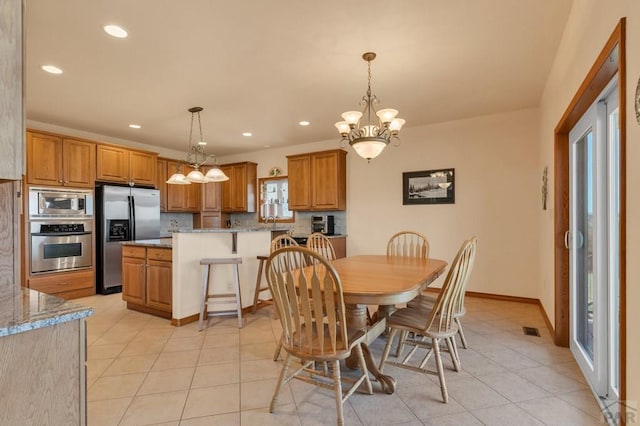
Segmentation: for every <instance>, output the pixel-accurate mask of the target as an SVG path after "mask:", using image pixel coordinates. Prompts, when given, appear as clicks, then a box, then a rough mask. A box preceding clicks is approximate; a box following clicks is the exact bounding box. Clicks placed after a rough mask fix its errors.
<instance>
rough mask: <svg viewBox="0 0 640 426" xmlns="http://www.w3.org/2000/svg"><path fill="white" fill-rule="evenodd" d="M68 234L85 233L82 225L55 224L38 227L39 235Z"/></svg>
mask: <svg viewBox="0 0 640 426" xmlns="http://www.w3.org/2000/svg"><path fill="white" fill-rule="evenodd" d="M70 232H71V233H78V232H85V229H84V223H55V224H42V225H40V233H41V234H62V233H70Z"/></svg>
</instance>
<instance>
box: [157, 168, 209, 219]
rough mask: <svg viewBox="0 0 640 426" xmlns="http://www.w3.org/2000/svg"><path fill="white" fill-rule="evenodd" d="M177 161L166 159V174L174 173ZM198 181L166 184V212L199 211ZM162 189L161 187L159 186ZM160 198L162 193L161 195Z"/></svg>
mask: <svg viewBox="0 0 640 426" xmlns="http://www.w3.org/2000/svg"><path fill="white" fill-rule="evenodd" d="M178 163H179V162H178V161H175V160H167V161H166V165H167V169H166V170H167V171H166V175H167V176H170V175H172V174H174V173H175V172H176V170H177V167H178ZM201 185H202V184H200V183H192V184H190V185H169V184H166V185H165V187H166V191H167V196H166V197H167V201H166V203H167V207H166V211H167V212H191V213H197V212H199V211H200V192H201V188H200V187H201ZM160 191H162V187H161V188H160ZM161 198H162V195H161Z"/></svg>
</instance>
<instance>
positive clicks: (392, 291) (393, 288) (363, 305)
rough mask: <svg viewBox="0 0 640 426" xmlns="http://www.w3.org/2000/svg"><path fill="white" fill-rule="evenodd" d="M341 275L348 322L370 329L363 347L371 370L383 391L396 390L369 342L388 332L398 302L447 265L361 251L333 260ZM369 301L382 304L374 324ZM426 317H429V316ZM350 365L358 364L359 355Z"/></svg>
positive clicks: (424, 286)
mask: <svg viewBox="0 0 640 426" xmlns="http://www.w3.org/2000/svg"><path fill="white" fill-rule="evenodd" d="M332 265H333V267H334V268H335V270H336V271H337V272H338V275H339V276H340V281H341V282H342V292H343V294H344V302H345V308H346V320H347V326H349V327H353V328H359V329H363V330H366V332H367V337H366V339H365V341H364V342H363V344H362V349H363V352H364V356H365V361H366V363H367V368H368V369H369V372H370V373H371V374H372V375H373V376H374V377H375V378H376V379H377V380H378V382H379V383H380V384H381V386H382V389H383V391H385V392H386V393H393V392H394V391H395V385H396V383H395V380H394V379H393V377H391V376H389V375H385V374H382V373H381V372H380V370H379V369H378V365H377V364H376V363H375V361H374V359H373V355H372V354H371V351H370V350H369V347H368V345H369V344H370V343H371V342H373V341H374V340H375V339H376V338H378V337H379V336H380V335H381V334H382V333H384V331H385V328H386V319H387V318H388V316H389V315H391V314H392V313H393V311H394V310H395V309H396V308H395V305H396V304H401V303H406V302H409V301H410V300H411V299H413V298H414V297H416V296H417V295H418V294H420V292H421V291H422V290H424V289H425V288H426V287H427V286H428V285H429V284H431V283H432V282H433V281H435V280H436V278H438V277H439V276H440V275H441V274H442V273H443V272H444V270H445V268H446V267H447V262H445V261H444V260H440V259H431V258H428V259H416V258H407V257H398V256H386V255H358V256H350V257H345V258H341V259H337V260H335V261H333V262H332ZM367 305H378V312H377V315H374V319H375V321H374V322H373V324H368V323H367ZM425 321H426V318H425ZM347 366H349V367H351V368H355V367H356V366H357V362H356V360H355V359H348V360H347Z"/></svg>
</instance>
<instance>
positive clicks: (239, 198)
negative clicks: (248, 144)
mask: <svg viewBox="0 0 640 426" xmlns="http://www.w3.org/2000/svg"><path fill="white" fill-rule="evenodd" d="M220 169H221V170H222V171H223V172H224V173H225V174H226V175H227V176H229V180H228V181H226V182H222V211H223V212H225V213H255V211H256V204H257V201H256V184H257V176H258V165H257V164H256V163H250V162H244V163H234V164H225V165H223V166H220Z"/></svg>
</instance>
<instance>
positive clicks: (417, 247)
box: [387, 231, 429, 259]
mask: <svg viewBox="0 0 640 426" xmlns="http://www.w3.org/2000/svg"><path fill="white" fill-rule="evenodd" d="M387 256H399V257H418V258H421V259H426V258H428V257H429V240H427V237H425V236H424V235H423V234H421V233H419V232H415V231H400V232H398V233H397V234H394V235H393V236H392V237H391V238H389V241H388V242H387Z"/></svg>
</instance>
